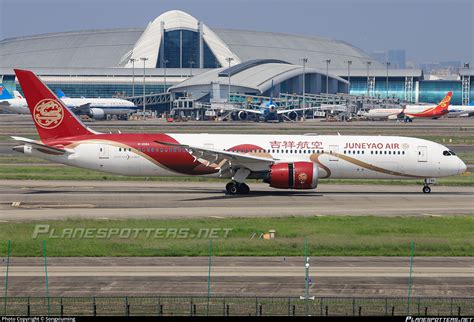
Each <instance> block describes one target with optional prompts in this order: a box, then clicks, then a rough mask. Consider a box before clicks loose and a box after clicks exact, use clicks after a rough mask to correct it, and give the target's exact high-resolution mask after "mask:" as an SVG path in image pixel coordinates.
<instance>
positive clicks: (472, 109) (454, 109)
mask: <svg viewBox="0 0 474 322" xmlns="http://www.w3.org/2000/svg"><path fill="white" fill-rule="evenodd" d="M471 104H472V103H471ZM468 116H474V105H451V106H450V107H449V114H448V117H468Z"/></svg>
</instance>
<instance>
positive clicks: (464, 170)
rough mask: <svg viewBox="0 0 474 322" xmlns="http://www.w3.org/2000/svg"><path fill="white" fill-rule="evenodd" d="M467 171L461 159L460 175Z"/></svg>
mask: <svg viewBox="0 0 474 322" xmlns="http://www.w3.org/2000/svg"><path fill="white" fill-rule="evenodd" d="M466 170H467V166H466V164H465V163H464V162H463V161H462V160H461V159H459V174H461V173H464V172H466Z"/></svg>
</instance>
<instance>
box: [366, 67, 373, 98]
mask: <svg viewBox="0 0 474 322" xmlns="http://www.w3.org/2000/svg"><path fill="white" fill-rule="evenodd" d="M366 63H367V97H369V68H370V65H371V64H372V62H371V61H367V62H366Z"/></svg>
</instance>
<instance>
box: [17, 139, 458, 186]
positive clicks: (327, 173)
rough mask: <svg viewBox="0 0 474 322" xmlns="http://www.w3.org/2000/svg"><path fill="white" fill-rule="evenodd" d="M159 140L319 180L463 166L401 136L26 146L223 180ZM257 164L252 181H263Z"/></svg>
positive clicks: (129, 170)
mask: <svg viewBox="0 0 474 322" xmlns="http://www.w3.org/2000/svg"><path fill="white" fill-rule="evenodd" d="M156 141H158V142H169V143H179V144H183V145H188V144H189V145H194V146H202V147H203V148H210V149H215V150H223V151H224V150H225V151H232V152H238V153H242V154H245V155H254V156H260V157H267V158H272V159H274V163H276V164H277V163H285V162H287V163H290V162H298V161H305V162H312V163H315V164H317V165H318V167H319V171H318V177H319V178H347V179H395V178H396V179H420V178H439V177H445V176H452V175H457V174H460V173H462V172H463V171H465V165H464V163H463V162H462V161H461V160H460V159H459V158H458V157H457V156H455V155H451V154H446V151H449V149H448V148H446V147H444V146H442V145H441V144H438V143H435V142H431V141H427V140H423V139H417V138H408V137H398V136H390V137H386V136H383V137H382V136H310V135H292V136H288V135H234V134H212V135H211V134H95V135H91V136H88V135H86V136H80V137H72V138H63V139H61V140H58V141H48V142H44V143H45V144H47V145H49V146H61V147H64V149H67V150H68V151H71V153H69V154H63V155H54V154H51V153H50V152H48V153H44V152H41V151H39V150H36V149H28V147H25V148H24V151H23V152H25V153H26V154H31V155H34V156H37V157H41V158H44V159H47V160H50V161H53V162H58V163H63V164H66V165H71V166H76V167H80V168H86V169H91V170H99V171H103V172H108V173H114V174H121V175H131V176H176V175H203V176H221V177H229V175H224V176H223V175H222V173H220V171H219V165H218V164H215V165H212V164H211V165H205V164H203V163H201V162H199V161H198V160H196V159H195V158H194V157H193V156H192V155H191V154H190V153H188V151H187V150H186V149H184V148H179V147H172V146H167V145H162V144H160V143H157V142H156ZM267 169H268V167H267V166H265V167H262V169H259V168H258V164H256V165H255V168H254V169H251V170H252V173H251V175H250V176H249V178H264V176H265V175H266V173H267V172H268V171H267Z"/></svg>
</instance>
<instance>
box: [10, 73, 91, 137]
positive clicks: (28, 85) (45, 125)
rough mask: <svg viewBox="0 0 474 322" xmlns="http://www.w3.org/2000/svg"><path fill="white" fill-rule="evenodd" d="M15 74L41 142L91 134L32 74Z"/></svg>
mask: <svg viewBox="0 0 474 322" xmlns="http://www.w3.org/2000/svg"><path fill="white" fill-rule="evenodd" d="M15 73H16V77H17V78H18V81H19V82H20V86H21V88H22V89H23V93H24V94H25V98H26V101H27V103H28V107H29V108H30V113H31V116H32V117H33V122H34V123H35V126H36V129H37V130H38V133H39V136H40V138H41V140H42V141H45V140H48V139H54V138H62V137H70V136H78V135H86V134H92V132H91V131H89V130H88V129H87V127H86V126H85V125H84V124H83V123H82V122H81V121H80V120H79V119H78V118H77V117H76V116H75V115H74V114H73V113H72V112H71V111H70V110H69V109H68V108H67V107H66V106H65V105H64V104H63V102H62V101H61V100H60V99H59V98H57V97H56V95H54V93H53V92H51V91H50V90H49V88H47V87H46V85H44V84H43V82H42V81H41V80H40V79H39V78H38V77H37V76H36V75H35V74H34V73H33V72H31V71H29V70H20V69H15Z"/></svg>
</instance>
